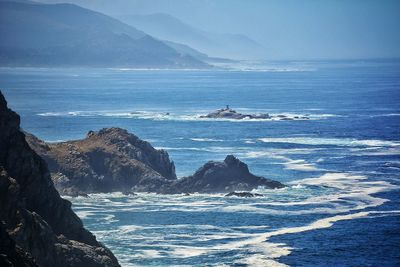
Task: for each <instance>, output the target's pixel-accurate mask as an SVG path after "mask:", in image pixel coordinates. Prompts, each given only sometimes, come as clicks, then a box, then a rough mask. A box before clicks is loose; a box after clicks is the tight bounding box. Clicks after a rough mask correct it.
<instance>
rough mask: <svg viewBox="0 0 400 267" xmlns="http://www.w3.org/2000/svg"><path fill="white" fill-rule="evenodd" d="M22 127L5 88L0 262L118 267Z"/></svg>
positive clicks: (0, 118) (0, 112)
mask: <svg viewBox="0 0 400 267" xmlns="http://www.w3.org/2000/svg"><path fill="white" fill-rule="evenodd" d="M19 127H20V118H19V116H18V115H17V114H16V113H15V112H13V111H12V110H10V109H9V108H8V107H7V102H6V101H5V99H4V97H3V95H2V94H1V92H0V221H1V222H2V225H1V226H0V228H1V229H0V236H1V238H0V254H2V255H0V263H1V264H0V265H1V266H35V265H36V264H37V265H38V266H44V267H50V266H58V267H64V266H65V267H66V266H78V267H80V266H81V267H84V266H93V267H97V266H110V267H113V266H119V264H118V261H117V259H116V258H115V257H114V255H113V254H112V253H111V251H109V250H108V249H107V248H106V247H104V246H103V245H102V244H100V243H99V242H97V241H96V238H95V237H94V235H92V234H91V233H90V232H89V231H87V230H86V229H85V228H84V227H83V224H82V222H81V220H80V219H79V218H78V216H77V215H76V214H75V213H74V212H73V211H72V209H71V203H70V202H69V201H67V200H64V199H62V198H61V197H60V195H59V194H58V192H57V190H56V189H55V188H54V185H53V182H52V181H51V178H50V174H49V171H48V168H47V165H46V163H45V161H44V160H43V159H42V158H40V157H39V156H38V155H37V154H36V153H35V152H34V151H33V150H32V149H31V148H30V147H29V145H28V144H27V142H26V141H25V136H24V134H23V133H22V132H21V131H20V128H19ZM43 149H45V147H43ZM3 252H5V256H3ZM10 263H11V264H13V265H10Z"/></svg>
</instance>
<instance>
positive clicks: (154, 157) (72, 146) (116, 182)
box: [26, 128, 176, 195]
mask: <svg viewBox="0 0 400 267" xmlns="http://www.w3.org/2000/svg"><path fill="white" fill-rule="evenodd" d="M26 140H27V141H28V143H29V144H30V146H31V147H32V148H33V149H34V150H35V151H36V152H37V153H38V154H39V155H40V156H41V157H43V158H44V159H45V160H46V161H47V163H48V165H49V169H50V171H51V173H52V178H53V181H54V184H55V186H56V188H57V189H58V190H59V192H60V193H62V194H67V195H77V194H86V193H96V192H112V191H122V192H133V191H146V192H156V191H158V190H159V188H160V187H162V186H163V185H164V184H168V181H170V180H175V179H176V174H175V166H174V163H173V162H171V161H170V159H169V156H168V153H167V152H166V151H164V150H157V149H155V148H153V147H152V146H151V145H150V144H149V143H148V142H146V141H143V140H141V139H139V138H138V137H137V136H135V135H133V134H130V133H128V132H127V131H126V130H123V129H120V128H106V129H102V130H100V131H98V132H94V131H90V132H89V133H88V134H87V136H86V138H85V139H82V140H76V141H68V142H62V143H45V142H43V141H41V140H39V139H38V138H36V137H34V136H33V135H31V134H27V135H26Z"/></svg>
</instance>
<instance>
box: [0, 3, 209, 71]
mask: <svg viewBox="0 0 400 267" xmlns="http://www.w3.org/2000/svg"><path fill="white" fill-rule="evenodd" d="M0 36H1V38H0V65H1V66H95V67H140V68H207V67H209V66H208V65H207V64H205V63H203V62H202V61H200V60H198V59H195V58H193V57H191V56H190V55H188V54H186V53H180V52H178V51H176V50H175V49H174V48H172V47H170V46H168V45H167V44H165V43H163V42H162V41H160V40H157V39H155V38H153V37H152V36H150V35H148V34H146V33H144V32H142V31H139V30H137V29H135V28H134V27H132V26H129V25H127V24H124V23H122V22H120V21H118V20H116V19H113V18H111V17H109V16H106V15H103V14H101V13H98V12H94V11H91V10H89V9H85V8H81V7H79V6H76V5H73V4H40V3H36V2H29V1H26V2H25V1H0Z"/></svg>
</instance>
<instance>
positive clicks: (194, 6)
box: [41, 0, 400, 59]
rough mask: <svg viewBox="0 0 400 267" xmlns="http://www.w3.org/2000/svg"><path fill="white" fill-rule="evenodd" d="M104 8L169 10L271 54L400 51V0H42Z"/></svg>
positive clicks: (394, 54)
mask: <svg viewBox="0 0 400 267" xmlns="http://www.w3.org/2000/svg"><path fill="white" fill-rule="evenodd" d="M41 2H47V3H55V2H72V3H76V4H78V5H81V6H84V7H87V8H91V9H95V10H97V11H101V12H103V13H106V14H110V15H113V14H118V15H121V14H149V13H158V12H162V13H168V14H171V15H173V16H175V17H177V18H179V19H181V20H182V21H184V22H186V23H188V24H190V25H193V26H195V27H198V28H201V29H203V30H207V31H214V32H229V33H243V34H246V35H247V36H249V37H251V38H252V39H254V40H256V41H257V42H259V43H261V44H262V45H264V46H265V47H266V49H268V50H269V51H270V53H269V54H270V57H269V58H271V59H325V58H327V59H329V58H334V59H345V58H393V57H400V0H64V1H63V0H41Z"/></svg>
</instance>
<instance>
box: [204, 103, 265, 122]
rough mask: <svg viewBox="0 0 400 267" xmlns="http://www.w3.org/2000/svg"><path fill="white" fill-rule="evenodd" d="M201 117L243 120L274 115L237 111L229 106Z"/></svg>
mask: <svg viewBox="0 0 400 267" xmlns="http://www.w3.org/2000/svg"><path fill="white" fill-rule="evenodd" d="M200 118H210V119H235V120H243V119H271V118H272V117H271V116H270V115H269V114H242V113H238V112H236V110H233V109H231V108H229V106H227V107H226V108H223V109H219V110H216V111H214V112H211V113H209V114H207V115H203V116H200Z"/></svg>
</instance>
